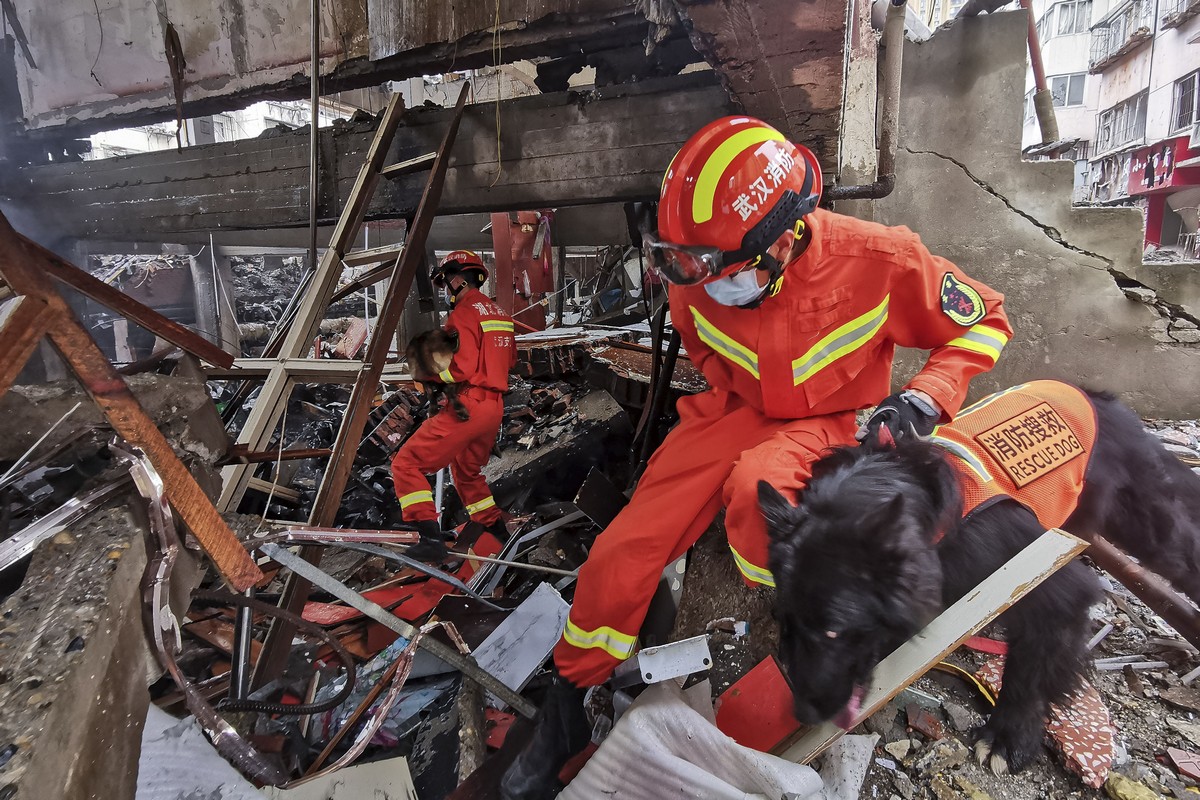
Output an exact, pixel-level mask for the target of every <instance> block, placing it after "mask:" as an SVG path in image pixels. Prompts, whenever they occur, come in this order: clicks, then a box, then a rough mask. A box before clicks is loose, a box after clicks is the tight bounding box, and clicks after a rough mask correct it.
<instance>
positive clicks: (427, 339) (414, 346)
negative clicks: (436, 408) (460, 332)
mask: <svg viewBox="0 0 1200 800" xmlns="http://www.w3.org/2000/svg"><path fill="white" fill-rule="evenodd" d="M457 351H458V336H457V335H456V334H453V333H449V332H447V331H445V330H443V329H441V328H437V329H436V330H432V331H425V333H418V334H417V335H416V336H414V337H413V338H412V339H411V340H410V341H409V343H408V347H407V348H406V349H405V351H404V356H405V358H406V359H408V367H409V369H411V370H412V373H413V377H414V378H416V379H417V380H419V381H421V383H422V385H424V387H425V395H426V397H428V398H429V400H430V402H431V403H432V402H434V401H435V400H436V399H437V398H436V396H435V395H436V394H437V393H438V392H440V393H442V394H443V395H445V397H446V402H447V403H449V404H450V407H451V408H452V409H454V413H455V415H456V416H457V417H458V418H459V419H461V420H463V421H466V420H468V419H470V418H471V415H470V413H469V412H468V411H467V407H466V406H464V405H463V402H462V400H460V399H459V398H458V389H459V386H458V384H455V383H445V382H443V381H440V380H439V378H438V373H440V372H442V371H444V370H447V369H449V368H450V361H451V360H452V359H453V358H454V354H455V352H457Z"/></svg>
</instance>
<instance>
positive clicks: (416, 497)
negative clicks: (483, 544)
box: [392, 386, 504, 525]
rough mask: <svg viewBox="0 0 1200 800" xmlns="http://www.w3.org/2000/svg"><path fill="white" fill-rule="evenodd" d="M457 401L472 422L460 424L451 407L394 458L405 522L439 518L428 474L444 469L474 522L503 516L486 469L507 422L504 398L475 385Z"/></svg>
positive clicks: (423, 427) (426, 424) (427, 422)
mask: <svg viewBox="0 0 1200 800" xmlns="http://www.w3.org/2000/svg"><path fill="white" fill-rule="evenodd" d="M458 397H459V399H460V400H461V401H462V403H463V405H464V406H466V408H467V412H468V413H469V414H470V416H471V418H470V419H468V420H460V419H459V418H458V416H457V415H456V414H455V413H454V410H453V409H451V408H450V406H449V405H447V406H446V407H444V408H443V409H442V410H441V411H439V412H438V413H437V414H435V415H434V416H433V417H431V418H429V419H427V420H425V422H423V423H422V424H421V427H420V428H418V429H417V432H416V433H414V434H413V435H412V436H411V437H410V438H409V440H408V441H407V442H405V443H404V446H403V447H401V448H400V450H399V452H397V453H396V456H395V457H394V458H393V459H392V482H393V483H394V484H395V486H396V496H397V497H399V498H400V510H401V513H402V514H403V516H404V521H405V522H420V521H422V520H432V519H437V518H438V514H437V508H436V507H435V506H434V503H433V492H432V491H430V489H429V479H428V478H426V477H425V476H426V475H431V474H433V473H435V472H437V471H438V470H439V469H441V468H443V467H446V466H448V467H450V475H451V477H452V479H453V480H454V487H455V489H457V490H458V496H459V497H460V498H461V499H462V501H463V504H464V505H465V506H466V507H467V513H468V514H470V515H471V519H473V520H475V521H477V522H480V523H482V524H484V525H490V524H491V523H493V522H495V521H496V520H497V519H499V518H500V516H501V513H502V512H501V510H500V508H499V507H498V506H497V505H496V501H495V499H493V498H492V490H491V488H489V487H488V485H487V481H485V480H484V479H483V472H482V470H483V466H484V465H485V464H487V462H488V458H489V457H490V456H491V454H492V446H493V445H494V444H495V443H496V432H497V431H499V430H500V423H501V421H502V420H503V419H504V396H503V395H502V394H501V393H500V392H497V391H494V390H492V389H482V388H480V387H477V386H471V387H466V388H464V389H463V390H462V391H461V392H460V393H459V395H458Z"/></svg>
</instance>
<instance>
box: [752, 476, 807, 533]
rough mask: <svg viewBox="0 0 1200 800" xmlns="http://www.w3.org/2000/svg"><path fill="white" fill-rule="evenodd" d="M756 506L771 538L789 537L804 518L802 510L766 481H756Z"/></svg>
mask: <svg viewBox="0 0 1200 800" xmlns="http://www.w3.org/2000/svg"><path fill="white" fill-rule="evenodd" d="M758 507H759V508H760V509H761V510H762V515H763V519H764V520H766V522H767V533H768V534H769V535H770V536H771V538H772V539H785V538H788V537H790V535H791V534H792V533H793V532H794V530H795V528H796V526H797V525H799V524H800V520H802V519H803V518H804V511H803V510H801V509H799V508H797V507H796V506H794V505H792V504H791V503H789V502H788V499H787V498H786V497H784V496H783V495H782V494H780V493H779V490H778V489H776V488H775V487H774V486H772V485H771V484H769V483H767V482H766V481H759V482H758Z"/></svg>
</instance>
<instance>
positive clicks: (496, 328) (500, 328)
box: [479, 319, 514, 333]
mask: <svg viewBox="0 0 1200 800" xmlns="http://www.w3.org/2000/svg"><path fill="white" fill-rule="evenodd" d="M479 327H480V328H483V332H484V333H513V332H514V331H513V323H512V320H511V319H481V320H479Z"/></svg>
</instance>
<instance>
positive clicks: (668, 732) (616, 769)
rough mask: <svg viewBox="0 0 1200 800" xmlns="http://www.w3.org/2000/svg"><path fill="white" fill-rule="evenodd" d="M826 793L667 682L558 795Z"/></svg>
mask: <svg viewBox="0 0 1200 800" xmlns="http://www.w3.org/2000/svg"><path fill="white" fill-rule="evenodd" d="M709 714H710V715H711V709H709ZM821 790H822V782H821V778H820V776H818V775H817V773H816V772H815V771H813V770H812V769H811V768H810V767H805V766H801V765H799V764H793V763H792V762H790V761H784V760H783V759H781V758H777V757H775V756H772V755H768V754H766V753H759V752H757V751H755V750H751V749H749V748H747V747H742V746H741V745H739V744H738V743H737V742H735V741H733V739H730V738H729V737H728V736H726V735H725V734H723V733H721V732H720V731H719V730H717V728H716V726H715V725H714V724H713V723H712V721H711V719H710V718H706V715H702V714H701V713H700V712H699V711H697V710H696V709H695V708H693V707H691V706H690V705H689V703H688V700H687V699H686V698H685V696H684V694H683V692H682V691H680V689H679V687H678V686H676V685H675V684H674V683H673V682H670V681H668V682H666V683H660V684H656V685H654V686H651V687H650V688H649V689H647V690H646V691H645V692H643V693H642V695H641V697H639V698H638V699H637V701H636V702H635V703H634V704H633V706H631V707H630V709H629V710H628V711H627V712H625V715H624V716H622V717H621V719H620V721H619V722H618V723H617V724H616V726H615V727H614V728H613V730H612V733H610V734H609V736H608V738H607V739H605V740H604V744H602V745H601V746H600V749H599V750H598V751H596V754H595V755H594V756H592V758H591V760H590V761H588V763H587V765H586V766H585V767H584V768H583V770H582V771H581V772H580V773H579V775H578V777H576V778H575V780H573V781H571V783H570V785H569V786H567V788H566V789H565V790H563V792H562V794H560V795H559V797H560V798H562V800H597V799H598V798H605V800H661V798H664V797H672V798H697V800H699V799H700V798H703V799H704V800H749V798H769V800H779V798H781V797H783V796H784V793H791V794H792V795H794V796H795V797H797V798H813V800H816V798H818V797H820V796H821V795H820V793H821Z"/></svg>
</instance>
